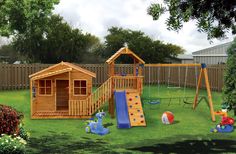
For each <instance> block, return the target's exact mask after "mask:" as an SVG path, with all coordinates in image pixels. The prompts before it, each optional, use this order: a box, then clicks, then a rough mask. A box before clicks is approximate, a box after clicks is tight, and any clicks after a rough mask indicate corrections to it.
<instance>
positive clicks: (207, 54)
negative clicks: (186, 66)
mask: <svg viewBox="0 0 236 154" xmlns="http://www.w3.org/2000/svg"><path fill="white" fill-rule="evenodd" d="M231 44H232V42H228V43H224V44H220V45H217V46H214V47H210V48H206V49H202V50H199V51H195V52H193V53H192V55H193V60H194V63H205V64H208V65H209V64H210V65H211V64H224V63H226V61H227V57H228V56H227V53H226V51H227V49H228V48H229V47H230V45H231Z"/></svg>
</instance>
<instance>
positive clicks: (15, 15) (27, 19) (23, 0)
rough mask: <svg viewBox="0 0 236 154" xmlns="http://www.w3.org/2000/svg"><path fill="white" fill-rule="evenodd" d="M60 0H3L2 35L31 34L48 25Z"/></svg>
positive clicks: (1, 14) (0, 8)
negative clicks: (49, 18)
mask: <svg viewBox="0 0 236 154" xmlns="http://www.w3.org/2000/svg"><path fill="white" fill-rule="evenodd" d="M58 3H59V0H50V1H48V0H1V1H0V10H1V11H0V35H2V36H7V37H9V36H11V35H18V34H25V35H27V34H31V33H34V32H37V30H38V29H39V28H43V27H45V25H47V21H48V20H47V18H48V17H49V16H50V15H51V14H52V10H53V9H54V5H55V4H58Z"/></svg>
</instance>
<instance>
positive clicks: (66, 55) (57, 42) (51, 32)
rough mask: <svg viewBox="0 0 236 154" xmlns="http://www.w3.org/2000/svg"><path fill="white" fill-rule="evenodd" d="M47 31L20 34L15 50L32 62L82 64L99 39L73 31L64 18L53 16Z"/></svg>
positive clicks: (49, 20)
mask: <svg viewBox="0 0 236 154" xmlns="http://www.w3.org/2000/svg"><path fill="white" fill-rule="evenodd" d="M47 20H48V22H47V23H48V24H47V27H46V28H45V29H38V31H37V32H34V33H31V34H30V35H28V34H27V35H25V34H18V35H17V37H16V38H15V39H14V41H13V44H14V46H15V48H16V49H17V50H18V51H20V52H21V53H22V54H24V55H27V56H28V57H29V59H31V62H41V63H57V62H60V61H70V62H76V63H81V62H82V61H83V57H84V55H85V54H86V53H88V52H92V51H93V50H94V49H93V47H94V45H95V44H99V39H98V38H97V37H95V36H93V35H91V34H83V33H82V31H81V30H79V29H72V28H71V27H70V25H69V24H68V23H66V22H65V21H63V18H62V17H60V16H58V15H52V16H51V17H49V18H48V19H47Z"/></svg>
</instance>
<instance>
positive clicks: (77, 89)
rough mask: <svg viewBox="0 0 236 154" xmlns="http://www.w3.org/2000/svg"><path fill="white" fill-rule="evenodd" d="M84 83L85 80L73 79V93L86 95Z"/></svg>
mask: <svg viewBox="0 0 236 154" xmlns="http://www.w3.org/2000/svg"><path fill="white" fill-rule="evenodd" d="M86 85H87V83H86V80H74V95H86V94H87V87H86Z"/></svg>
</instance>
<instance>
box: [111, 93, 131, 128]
mask: <svg viewBox="0 0 236 154" xmlns="http://www.w3.org/2000/svg"><path fill="white" fill-rule="evenodd" d="M114 94H115V101H116V117H117V118H116V119H117V126H118V128H130V127H131V126H130V122H129V114H128V107H127V102H126V92H125V91H121V92H117V91H115V93H114Z"/></svg>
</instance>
